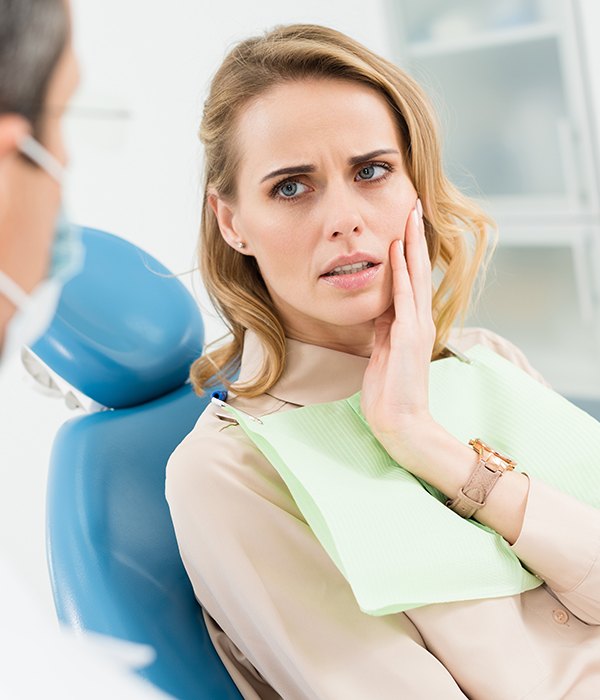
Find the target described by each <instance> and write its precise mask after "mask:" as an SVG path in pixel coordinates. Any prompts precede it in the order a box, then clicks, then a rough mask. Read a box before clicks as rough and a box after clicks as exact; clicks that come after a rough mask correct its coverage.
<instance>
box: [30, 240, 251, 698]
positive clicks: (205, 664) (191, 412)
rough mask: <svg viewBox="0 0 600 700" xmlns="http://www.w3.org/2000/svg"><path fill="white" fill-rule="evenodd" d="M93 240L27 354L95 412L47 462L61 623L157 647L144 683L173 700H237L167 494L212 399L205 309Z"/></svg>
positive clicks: (125, 248) (146, 261) (131, 254)
mask: <svg viewBox="0 0 600 700" xmlns="http://www.w3.org/2000/svg"><path fill="white" fill-rule="evenodd" d="M83 240H84V245H85V249H86V259H85V265H84V269H83V271H82V273H81V274H80V275H79V276H78V277H76V278H74V279H73V280H71V281H70V282H69V283H68V284H67V285H66V287H65V289H64V292H63V295H62V297H61V302H60V305H59V308H58V311H57V315H56V317H55V319H54V321H53V323H52V325H51V327H50V328H49V329H48V331H47V333H46V334H45V335H44V336H43V337H42V338H41V339H40V340H39V341H38V342H37V343H36V344H35V345H34V346H33V347H32V348H31V350H32V354H31V355H30V356H29V363H30V364H33V365H35V364H36V363H39V360H41V361H42V362H41V363H39V364H38V365H37V368H36V371H37V373H38V378H39V376H40V375H41V374H43V373H44V371H47V370H48V368H49V369H50V370H51V372H50V373H49V374H51V373H52V372H54V373H56V375H58V377H60V378H62V379H63V380H65V382H67V383H68V385H70V386H71V387H73V388H74V389H75V390H77V392H81V395H84V396H86V397H89V398H90V399H92V400H93V402H92V404H93V406H94V410H93V411H92V412H90V413H87V414H85V415H79V416H78V417H75V418H73V419H71V420H69V421H67V422H66V423H65V424H64V425H63V426H62V428H61V429H60V431H59V432H58V435H57V437H56V440H55V442H54V446H53V450H52V454H51V460H50V469H49V475H48V492H47V552H48V564H49V570H50V578H51V584H52V589H53V594H54V600H55V605H56V610H57V613H58V617H59V619H60V621H61V622H62V623H65V624H66V625H67V626H70V627H74V628H77V629H84V630H93V631H96V632H100V633H103V634H108V635H112V636H114V637H118V638H121V639H126V640H129V641H133V642H138V643H144V644H149V645H151V646H152V647H153V648H154V649H155V651H156V658H155V661H154V662H153V663H152V665H150V666H148V667H146V668H144V669H141V670H140V671H138V673H139V674H140V675H141V676H143V677H145V678H146V679H147V680H149V681H150V682H152V683H154V684H155V685H156V686H158V687H159V688H161V689H162V690H164V691H166V692H167V693H169V694H170V695H172V696H173V697H175V698H179V699H180V700H191V699H192V698H194V700H240V698H241V695H240V693H239V691H238V690H237V688H236V686H235V685H234V683H233V681H232V679H231V678H230V676H229V674H228V673H227V671H226V669H225V667H224V666H223V664H222V662H221V660H220V659H219V657H218V655H217V653H216V651H215V649H214V647H213V645H212V643H211V641H210V639H209V637H208V633H207V631H206V627H205V625H204V620H203V618H202V614H201V608H200V606H199V604H198V602H197V601H196V599H195V597H194V593H193V590H192V587H191V584H190V583H189V581H188V578H187V575H186V573H185V570H184V568H183V565H182V563H181V560H180V557H179V551H178V548H177V543H176V540H175V535H174V532H173V528H172V525H171V520H170V516H169V510H168V505H167V503H166V501H165V497H164V481H165V466H166V463H167V460H168V458H169V455H170V454H171V452H172V451H173V450H174V448H175V447H176V446H177V444H178V443H179V442H180V441H181V440H182V439H183V437H184V436H185V435H186V434H187V433H188V432H189V431H190V430H191V429H192V427H193V425H194V423H195V422H196V420H197V418H198V416H199V415H200V413H201V412H202V410H203V409H204V407H205V405H206V403H207V401H208V400H209V397H203V398H199V397H197V396H196V395H195V394H194V392H193V390H192V388H191V386H190V385H189V384H188V383H186V382H187V378H188V371H189V367H190V364H191V363H192V361H193V360H194V359H195V358H196V357H198V356H199V354H200V352H201V348H202V343H203V339H204V328H203V323H202V319H201V316H200V313H199V310H198V308H197V305H196V303H195V302H194V300H193V298H192V297H191V295H190V294H189V292H188V291H187V290H186V289H185V287H184V286H183V285H182V284H181V282H180V281H179V280H178V279H176V278H174V277H172V276H170V274H169V271H168V270H167V269H166V268H165V267H164V266H162V265H161V264H160V263H159V262H158V261H157V260H156V259H154V258H153V257H151V256H150V255H148V254H146V253H144V252H143V251H141V250H140V249H139V248H137V247H136V246H134V245H132V244H130V243H128V242H126V241H125V240H123V239H121V238H119V237H117V236H113V235H111V234H108V233H105V232H102V231H98V230H94V229H84V231H83ZM50 381H51V380H50ZM73 396H74V395H73V394H70V399H71V401H72V400H73ZM103 407H104V408H103Z"/></svg>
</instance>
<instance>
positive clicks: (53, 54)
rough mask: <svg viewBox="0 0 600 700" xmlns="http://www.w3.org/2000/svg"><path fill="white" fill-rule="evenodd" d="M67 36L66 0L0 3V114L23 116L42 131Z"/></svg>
mask: <svg viewBox="0 0 600 700" xmlns="http://www.w3.org/2000/svg"><path fill="white" fill-rule="evenodd" d="M68 36H69V17H68V12H67V7H66V4H65V1H64V0H0V114H6V113H16V114H20V115H22V116H23V117H25V118H26V119H28V120H29V121H30V122H31V124H32V126H33V130H34V132H36V131H37V130H38V129H39V126H40V119H41V117H42V108H43V105H44V102H45V99H46V93H47V90H48V84H49V82H50V78H51V76H52V73H53V72H54V69H55V67H56V64H57V63H58V60H59V58H60V56H61V54H62V52H63V50H64V48H65V46H66V43H67V39H68ZM58 106H60V105H58Z"/></svg>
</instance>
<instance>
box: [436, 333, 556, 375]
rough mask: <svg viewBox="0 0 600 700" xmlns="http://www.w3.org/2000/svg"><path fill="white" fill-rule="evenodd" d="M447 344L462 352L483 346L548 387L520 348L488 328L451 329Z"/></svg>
mask: <svg viewBox="0 0 600 700" xmlns="http://www.w3.org/2000/svg"><path fill="white" fill-rule="evenodd" d="M448 342H449V343H450V344H451V345H454V346H455V347H456V348H457V349H458V350H461V351H463V352H464V351H466V350H469V348H472V347H474V346H475V345H484V346H486V347H488V348H490V350H493V351H494V352H496V353H498V355H501V356H502V357H504V358H505V359H507V360H509V361H510V362H512V363H513V364H514V365H516V366H517V367H519V368H520V369H522V370H524V371H525V372H527V373H528V374H530V375H531V376H532V377H533V378H534V379H537V381H539V382H540V383H541V384H544V386H547V387H550V384H549V383H548V382H547V381H546V379H544V377H543V376H542V375H541V374H540V373H539V372H538V371H537V370H536V369H535V368H534V367H533V366H532V365H531V363H530V362H529V360H528V358H527V357H526V356H525V353H524V352H523V351H522V350H521V349H520V348H518V347H517V346H516V345H515V344H514V343H512V342H511V341H510V340H508V339H507V338H505V337H503V336H501V335H499V334H498V333H495V332H494V331H491V330H489V329H488V328H481V327H479V326H469V327H466V328H453V329H452V330H451V331H450V335H449V337H448Z"/></svg>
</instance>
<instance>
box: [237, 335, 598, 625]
mask: <svg viewBox="0 0 600 700" xmlns="http://www.w3.org/2000/svg"><path fill="white" fill-rule="evenodd" d="M466 355H467V357H468V358H469V359H470V360H471V362H470V363H467V362H463V361H461V360H459V359H457V358H456V357H448V358H445V359H441V360H437V361H436V362H433V363H431V369H430V389H429V395H430V411H431V414H432V416H433V418H434V420H436V421H437V422H438V423H440V424H441V425H442V426H444V427H445V428H446V430H448V432H450V433H451V434H452V435H454V436H455V437H456V438H458V439H459V440H460V441H461V442H464V443H465V444H468V441H469V439H470V438H473V437H480V438H481V439H482V440H484V441H485V442H488V443H489V444H491V445H493V446H494V447H495V448H496V449H498V450H500V451H501V452H507V453H508V454H510V455H511V456H512V457H514V458H515V459H516V460H517V462H518V466H517V470H519V469H520V468H523V469H524V470H525V471H526V472H527V473H528V474H529V475H531V476H532V477H537V478H539V479H541V480H543V481H544V482H546V483H548V484H550V485H551V486H554V487H555V488H557V489H559V490H561V491H563V492H564V493H567V494H570V495H572V496H574V497H575V498H577V499H579V500H580V501H583V502H585V503H588V504H590V505H592V506H594V507H595V508H600V423H598V421H596V420H595V419H594V418H592V417H591V416H589V415H588V414H587V413H585V412H584V411H582V410H581V409H579V408H577V407H576V406H574V405H573V404H571V403H570V402H569V401H567V400H566V399H565V398H563V397H562V396H560V395H559V394H557V393H556V392H554V391H552V390H551V389H549V388H547V387H545V386H543V385H542V384H540V383H539V382H538V381H536V380H535V379H533V378H532V377H531V376H530V375H529V374H527V373H526V372H525V371H523V370H521V369H519V368H518V367H516V366H515V365H513V364H512V363H511V362H509V361H508V360H505V359H504V358H502V357H500V356H499V355H497V354H496V353H494V352H493V351H492V350H489V349H488V348H486V347H484V346H482V345H477V346H475V347H474V348H471V350H470V351H469V352H467V353H466ZM224 406H226V409H227V410H228V411H229V412H230V413H231V414H233V416H235V418H236V420H237V421H238V422H239V424H240V426H241V427H242V429H243V430H244V431H245V433H246V434H247V435H248V437H249V438H250V439H251V440H252V441H253V442H254V443H255V444H256V446H257V447H258V448H259V449H260V451H261V452H262V453H263V454H264V455H265V457H266V458H267V459H268V460H269V461H270V462H271V463H272V465H273V466H274V467H275V469H277V471H278V472H279V474H280V475H281V477H282V478H283V480H284V481H285V483H286V484H287V486H288V488H289V490H290V492H291V494H292V496H293V497H294V500H295V501H296V503H297V505H298V507H299V509H300V510H301V511H302V513H303V515H304V517H305V518H306V521H307V523H308V524H309V526H310V527H311V529H312V530H313V532H314V534H315V535H316V537H317V538H318V539H319V541H320V542H321V544H322V546H323V547H324V548H325V550H326V551H327V553H328V554H329V556H330V557H331V559H332V560H333V561H334V563H335V564H336V566H337V567H338V569H339V570H340V571H341V573H342V574H343V575H344V577H345V578H346V579H347V581H348V582H349V584H350V586H351V588H352V591H353V593H354V595H355V597H356V600H357V602H358V605H359V606H360V609H361V610H362V611H363V612H365V613H367V614H369V615H386V614H390V613H396V612H401V611H403V610H410V609H411V608H416V607H420V606H423V605H429V604H432V603H444V602H451V601H459V600H474V599H481V598H495V597H500V596H508V595H515V594H518V593H522V592H523V591H527V590H530V589H532V588H535V587H537V586H540V585H541V584H542V580H541V579H540V578H539V577H537V576H535V575H534V574H532V573H531V572H529V571H528V570H527V569H526V568H524V566H523V565H522V564H521V562H520V560H519V559H518V557H517V556H516V555H515V554H514V552H513V551H512V550H511V549H510V546H509V544H508V542H507V541H506V540H505V539H504V538H503V537H501V536H500V535H499V534H498V533H497V532H496V531H495V530H492V529H491V528H488V527H486V526H485V525H482V524H481V523H478V522H477V521H475V520H474V519H470V520H465V519H463V518H461V517H460V516H459V515H457V514H456V513H454V512H453V511H451V510H450V509H449V508H447V507H446V506H445V505H444V504H445V501H446V496H445V495H444V494H442V493H441V492H440V491H438V490H437V489H435V488H434V487H433V486H431V485H430V484H428V483H427V482H425V481H423V480H422V479H419V478H417V477H415V476H413V475H412V474H411V473H410V472H408V471H407V470H405V469H404V468H403V467H402V466H400V465H398V464H397V463H396V462H395V461H394V460H393V459H392V458H391V457H390V456H389V455H388V453H387V452H386V451H385V449H384V448H383V447H382V445H381V444H380V443H379V442H378V441H377V440H376V439H375V437H374V436H373V434H372V432H371V430H370V428H369V426H368V425H367V423H366V421H365V420H364V418H363V416H362V414H361V412H360V393H357V394H354V395H353V396H351V397H349V398H347V399H342V400H340V401H333V402H331V403H324V404H315V405H312V406H305V407H303V408H298V409H292V410H288V411H284V412H282V413H275V414H271V415H267V416H264V417H262V418H261V419H260V420H258V421H257V420H253V419H252V417H251V416H249V415H248V414H246V413H243V412H241V411H238V410H236V409H235V408H233V407H232V406H229V405H226V404H224ZM451 495H452V496H453V495H454V494H451Z"/></svg>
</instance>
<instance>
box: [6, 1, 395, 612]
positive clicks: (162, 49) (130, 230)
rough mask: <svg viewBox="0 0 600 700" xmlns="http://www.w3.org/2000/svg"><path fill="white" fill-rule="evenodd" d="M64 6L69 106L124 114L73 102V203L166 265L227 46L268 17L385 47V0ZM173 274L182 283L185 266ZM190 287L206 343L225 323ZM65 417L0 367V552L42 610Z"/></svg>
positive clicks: (74, 214)
mask: <svg viewBox="0 0 600 700" xmlns="http://www.w3.org/2000/svg"><path fill="white" fill-rule="evenodd" d="M72 3H73V9H74V15H75V35H76V45H77V49H78V54H79V59H80V63H81V69H82V84H81V89H80V91H79V95H78V97H77V99H76V103H77V104H78V105H79V106H80V107H81V108H89V107H103V108H104V109H111V110H121V111H126V112H128V113H129V114H130V118H129V119H114V118H113V119H93V118H89V117H85V118H84V117H83V116H81V110H80V114H79V115H77V113H76V111H74V114H73V116H72V117H70V118H69V120H68V124H67V139H68V143H69V145H70V150H71V163H70V178H69V183H68V187H67V191H66V203H67V207H68V212H69V214H70V216H71V218H72V219H73V220H74V221H77V222H79V223H83V224H86V225H88V226H95V227H98V228H103V229H105V230H108V231H111V232H113V233H117V234H119V235H121V236H123V237H124V238H127V239H128V240H130V241H132V242H133V243H136V244H137V245H139V246H141V247H143V248H144V249H146V250H147V251H148V252H150V253H152V254H153V255H155V256H156V257H157V258H159V259H160V260H161V261H162V262H163V263H165V264H166V265H167V266H168V267H169V268H171V269H172V270H173V271H175V272H184V271H186V270H189V269H190V268H191V267H192V265H193V255H194V245H195V240H196V235H197V228H198V221H199V206H198V201H199V173H200V165H201V161H200V152H199V147H198V145H197V138H196V131H197V126H198V122H199V116H200V114H201V109H202V102H203V97H204V94H205V91H206V89H207V86H208V83H209V81H210V77H211V75H212V73H213V72H214V71H215V70H216V68H217V67H218V65H219V63H220V61H221V60H222V58H223V57H224V55H225V53H226V51H227V49H228V47H230V46H231V45H232V43H234V42H235V41H236V40H238V39H241V38H244V37H246V36H249V35H252V34H255V33H259V32H262V31H264V30H265V29H268V28H270V27H272V26H273V25H275V24H282V23H290V22H311V23H318V24H325V25H328V26H331V27H334V28H336V29H340V30H342V31H344V32H346V33H348V34H350V35H351V36H353V37H355V38H356V39H358V40H360V41H362V42H363V43H365V44H366V45H367V46H369V47H371V48H372V49H374V50H375V51H378V52H379V53H382V54H384V55H387V56H389V55H390V51H389V45H388V36H387V32H386V21H385V16H384V9H383V7H384V3H383V2H371V3H369V5H368V6H366V5H365V4H364V3H362V2H358V0H350V1H346V0H344V1H342V0H329V1H328V2H322V1H321V0H303V1H302V2H300V3H284V2H275V1H274V0H267V1H262V2H260V3H250V2H243V1H242V0H221V2H210V3H209V2H201V1H198V0H175V1H174V2H169V3H167V2H159V1H158V0H146V1H145V2H144V1H142V0H103V2H89V0H72ZM366 8H368V9H366ZM182 281H184V283H186V284H187V285H188V286H190V287H191V276H190V275H188V276H185V277H183V278H182ZM200 287H201V285H200ZM198 291H199V297H200V298H199V301H200V303H201V305H202V308H203V311H204V318H205V322H206V326H207V337H208V338H211V339H212V338H215V337H217V336H218V335H220V334H221V332H222V325H221V324H220V322H218V321H217V320H216V319H215V318H214V316H211V314H210V310H209V307H208V303H207V302H206V300H205V299H204V297H203V295H202V294H201V291H202V290H201V289H199V290H198ZM72 415H73V414H72V413H71V412H69V411H68V410H67V409H66V408H65V407H64V406H63V405H62V403H61V402H60V401H59V400H57V399H50V398H48V397H47V396H43V395H41V394H40V393H39V392H38V391H37V390H35V389H34V387H33V385H32V383H31V382H30V381H29V380H28V377H27V376H26V375H25V373H24V372H22V371H21V369H20V366H19V365H18V363H13V364H12V365H11V367H6V368H4V371H3V372H2V374H1V375H0V477H1V479H2V491H1V494H2V495H1V496H0V552H2V553H4V554H6V553H8V554H9V556H10V557H11V558H12V559H13V560H14V561H15V563H16V565H17V566H18V568H19V569H20V571H21V572H22V573H23V574H24V576H25V577H26V578H27V579H28V580H29V581H30V582H32V583H33V585H34V586H35V591H36V592H37V594H38V595H39V596H40V598H41V599H42V600H43V602H44V603H45V604H46V608H47V609H48V610H49V611H51V610H52V609H53V608H52V605H51V596H50V590H49V584H48V577H47V573H46V561H45V547H44V527H45V525H44V499H45V483H46V465H47V461H48V455H49V451H50V446H51V443H52V440H53V437H54V435H55V433H56V431H57V429H58V427H59V426H60V425H61V423H62V422H63V421H64V420H65V419H67V418H69V417H72Z"/></svg>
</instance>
